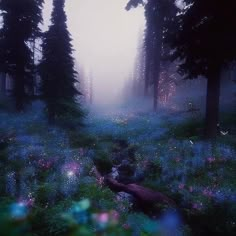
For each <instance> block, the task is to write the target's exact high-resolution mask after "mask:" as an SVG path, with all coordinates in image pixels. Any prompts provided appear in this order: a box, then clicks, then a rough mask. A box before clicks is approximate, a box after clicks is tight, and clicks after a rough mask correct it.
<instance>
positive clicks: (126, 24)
mask: <svg viewBox="0 0 236 236" xmlns="http://www.w3.org/2000/svg"><path fill="white" fill-rule="evenodd" d="M45 2H46V4H45V13H44V14H45V18H46V20H45V24H46V25H47V24H48V23H49V20H48V19H49V17H50V13H51V8H52V7H51V4H52V0H45ZM127 2H128V0H66V11H67V17H68V27H69V30H70V32H71V35H72V38H73V45H74V49H75V50H76V51H75V58H76V61H77V63H79V64H80V66H82V67H83V68H84V69H85V71H86V72H87V73H88V74H93V77H94V89H95V91H94V93H95V95H94V96H95V101H97V102H104V101H110V102H111V101H112V102H113V101H114V99H115V97H116V96H117V95H118V94H119V93H120V91H121V88H122V87H123V84H124V81H125V80H126V79H127V78H128V76H129V75H130V74H131V73H132V70H133V66H134V61H135V56H136V53H137V47H138V39H139V35H140V33H141V32H142V30H143V29H144V25H145V20H144V13H143V8H142V7H139V8H137V9H133V10H131V11H129V12H127V11H126V10H125V6H126V4H127Z"/></svg>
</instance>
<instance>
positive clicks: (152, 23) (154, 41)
mask: <svg viewBox="0 0 236 236" xmlns="http://www.w3.org/2000/svg"><path fill="white" fill-rule="evenodd" d="M174 3H175V1H174V0H147V2H146V4H145V3H144V1H143V0H130V1H129V2H128V4H127V6H126V9H127V10H129V9H130V8H131V7H137V6H138V5H139V4H143V5H145V17H146V30H145V42H144V44H145V54H146V63H145V64H146V65H145V68H146V69H145V91H144V93H145V95H146V94H147V92H148V87H149V84H150V83H152V84H153V109H154V111H157V107H158V89H159V80H160V73H161V61H162V56H163V43H164V41H163V39H164V35H165V31H166V28H167V25H168V24H167V23H168V22H169V20H170V19H172V18H173V16H174V13H175V11H176V7H175V5H174Z"/></svg>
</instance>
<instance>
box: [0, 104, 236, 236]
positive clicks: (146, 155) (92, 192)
mask: <svg viewBox="0 0 236 236" xmlns="http://www.w3.org/2000/svg"><path fill="white" fill-rule="evenodd" d="M42 109H43V108H42V104H40V103H35V104H33V109H32V111H30V112H27V113H26V114H19V115H17V116H16V115H15V114H13V113H10V112H6V111H2V112H1V113H0V135H1V137H0V178H1V185H0V189H1V193H2V194H1V197H0V230H1V232H3V234H1V235H4V236H5V235H6V236H7V235H24V236H25V235H31V236H33V235H34V236H40V235H48V236H51V235H53V236H54V235H135V236H136V235H170V236H172V235H210V233H212V232H214V233H215V235H221V233H223V232H225V235H233V233H232V232H234V230H235V229H236V228H235V227H236V226H235V222H236V215H235V209H236V207H235V203H236V160H235V154H236V153H235V147H233V146H232V145H231V144H228V143H224V142H221V141H216V142H215V143H210V142H207V141H204V140H202V139H201V138H196V137H186V138H181V139H180V138H178V137H175V135H174V133H172V127H173V125H174V126H179V125H180V124H181V123H182V122H184V121H185V120H188V119H189V117H187V116H186V115H183V116H181V115H179V116H178V117H177V116H176V119H175V118H174V117H173V116H171V115H170V114H169V113H168V112H165V111H163V112H162V113H161V115H156V114H153V113H151V112H140V111H135V110H127V109H123V110H122V109H121V110H120V111H119V112H105V111H104V112H100V113H98V112H97V111H94V110H92V111H91V112H90V113H89V115H88V117H87V121H86V123H85V127H84V128H83V129H82V130H81V129H78V130H74V131H73V132H72V131H67V130H65V129H62V128H59V127H49V126H48V124H47V122H46V119H45V117H44V116H42V114H43V113H42ZM183 136H184V135H183ZM117 139H119V140H125V141H126V142H127V144H128V147H127V150H129V148H132V150H134V152H133V153H134V160H133V161H132V163H129V161H127V162H126V165H128V166H129V165H130V166H131V167H132V168H133V170H134V174H133V175H134V177H133V179H134V180H135V179H136V177H137V176H140V175H142V178H139V184H140V185H142V186H145V187H148V188H151V189H153V190H156V191H160V192H162V193H164V194H166V195H167V196H169V197H171V198H172V199H173V200H174V201H175V202H176V203H177V206H178V209H176V210H173V209H166V208H163V212H162V213H161V214H160V215H159V216H158V217H157V218H150V217H148V216H146V215H145V214H143V213H142V212H137V211H136V209H135V208H134V207H133V204H132V198H130V197H129V196H125V195H124V194H122V193H121V194H120V193H119V194H117V193H114V192H112V191H111V190H110V189H108V188H107V187H106V186H105V185H104V183H103V182H102V180H101V179H98V178H97V177H96V176H95V175H94V173H93V171H92V170H93V168H94V160H95V159H96V160H97V159H102V161H103V162H101V163H106V164H107V163H108V164H107V166H108V169H109V168H110V169H111V167H113V170H114V172H115V171H116V172H117V170H116V168H115V169H114V167H116V164H115V161H114V149H115V148H116V144H115V141H116V140H117ZM124 153H125V152H124ZM124 155H125V154H124ZM104 161H105V162H104ZM110 171H111V170H110ZM111 172H112V171H111ZM117 175H119V171H118V172H117V173H116V175H114V178H116V176H117ZM212 216H214V217H212ZM208 218H209V220H206V219H208ZM216 225H217V227H216ZM231 233H232V234H231Z"/></svg>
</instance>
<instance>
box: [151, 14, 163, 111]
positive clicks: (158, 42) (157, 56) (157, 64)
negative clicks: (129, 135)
mask: <svg viewBox="0 0 236 236" xmlns="http://www.w3.org/2000/svg"><path fill="white" fill-rule="evenodd" d="M163 20H164V19H163V17H162V15H161V13H160V12H159V15H158V26H157V30H156V38H154V65H153V72H154V74H153V89H154V90H153V110H154V112H156V111H157V109H158V91H159V80H160V73H161V71H160V69H161V56H162V42H163Z"/></svg>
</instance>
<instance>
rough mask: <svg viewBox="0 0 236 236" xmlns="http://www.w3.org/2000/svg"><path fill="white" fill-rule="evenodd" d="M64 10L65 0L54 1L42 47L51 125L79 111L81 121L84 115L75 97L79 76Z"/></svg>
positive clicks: (43, 76)
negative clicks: (75, 67) (77, 77)
mask: <svg viewBox="0 0 236 236" xmlns="http://www.w3.org/2000/svg"><path fill="white" fill-rule="evenodd" d="M64 7H65V0H53V12H52V17H51V22H52V24H51V26H50V27H49V30H48V31H47V32H46V33H45V36H44V41H43V45H42V50H43V57H42V61H41V64H40V72H41V77H42V96H43V99H44V101H45V103H46V109H47V113H48V118H49V122H51V123H54V122H56V121H57V120H59V119H60V118H63V117H65V116H70V115H72V113H74V112H77V111H78V113H77V116H78V118H79V117H80V116H81V115H82V113H80V110H79V106H77V105H78V104H77V102H76V96H77V95H80V93H79V92H78V91H77V90H76V88H75V83H76V82H77V80H76V75H77V73H76V71H75V69H74V59H73V57H72V52H73V49H72V44H71V41H72V39H71V36H70V33H69V31H68V28H67V24H66V22H67V17H66V13H65V10H64ZM77 108H78V109H77Z"/></svg>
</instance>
